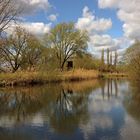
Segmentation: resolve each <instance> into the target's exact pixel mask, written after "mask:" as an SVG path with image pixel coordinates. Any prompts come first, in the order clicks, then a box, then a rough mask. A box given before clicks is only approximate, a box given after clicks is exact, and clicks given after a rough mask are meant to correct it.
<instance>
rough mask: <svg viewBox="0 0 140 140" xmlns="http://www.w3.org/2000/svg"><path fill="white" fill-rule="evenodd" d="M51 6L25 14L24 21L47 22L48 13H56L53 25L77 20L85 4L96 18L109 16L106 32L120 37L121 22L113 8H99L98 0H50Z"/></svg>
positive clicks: (121, 32)
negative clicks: (110, 26)
mask: <svg viewBox="0 0 140 140" xmlns="http://www.w3.org/2000/svg"><path fill="white" fill-rule="evenodd" d="M49 3H50V5H51V8H50V9H49V10H48V11H44V10H40V11H39V12H37V13H35V14H34V15H31V16H26V17H25V18H26V21H29V22H43V23H45V24H46V23H49V22H50V21H49V20H48V18H47V16H49V14H57V20H56V21H55V22H53V23H52V24H53V25H56V24H57V23H61V22H70V21H72V22H77V19H78V18H79V17H81V15H82V10H83V8H84V7H85V6H87V7H89V9H90V10H91V11H92V12H94V14H95V16H96V17H98V18H111V20H112V23H113V24H112V28H111V29H110V30H108V32H107V33H108V34H110V35H111V36H112V37H114V38H115V37H121V36H122V35H123V31H122V22H121V21H120V20H119V19H118V17H117V15H116V10H115V9H100V8H99V6H98V0H61V1H60V0H51V1H50V2H49Z"/></svg>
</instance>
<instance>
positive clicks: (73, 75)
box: [0, 69, 98, 86]
mask: <svg viewBox="0 0 140 140" xmlns="http://www.w3.org/2000/svg"><path fill="white" fill-rule="evenodd" d="M97 77H98V72H97V71H95V70H83V69H78V70H72V71H65V72H59V71H53V72H26V71H24V72H16V73H1V74H0V86H15V85H22V86H23V85H31V84H43V83H51V82H62V81H79V80H88V79H93V78H97Z"/></svg>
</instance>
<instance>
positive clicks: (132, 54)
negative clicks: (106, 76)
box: [124, 41, 140, 80]
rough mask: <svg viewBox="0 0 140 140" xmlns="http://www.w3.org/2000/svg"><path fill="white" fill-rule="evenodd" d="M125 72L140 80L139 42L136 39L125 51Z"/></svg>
mask: <svg viewBox="0 0 140 140" xmlns="http://www.w3.org/2000/svg"><path fill="white" fill-rule="evenodd" d="M124 58H125V62H126V68H127V72H129V75H130V76H131V78H133V79H136V80H140V78H139V77H140V42H139V41H136V42H135V43H134V44H133V45H131V46H130V47H129V48H128V49H127V50H126V52H125V55H124Z"/></svg>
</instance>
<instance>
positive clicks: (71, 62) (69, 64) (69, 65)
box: [67, 60, 73, 70]
mask: <svg viewBox="0 0 140 140" xmlns="http://www.w3.org/2000/svg"><path fill="white" fill-rule="evenodd" d="M71 69H73V61H72V60H69V61H67V70H71Z"/></svg>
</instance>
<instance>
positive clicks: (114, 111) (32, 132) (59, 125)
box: [0, 80, 140, 140]
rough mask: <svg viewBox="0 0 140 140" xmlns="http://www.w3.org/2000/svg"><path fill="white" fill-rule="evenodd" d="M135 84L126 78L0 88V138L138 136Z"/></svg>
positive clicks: (125, 139)
mask: <svg viewBox="0 0 140 140" xmlns="http://www.w3.org/2000/svg"><path fill="white" fill-rule="evenodd" d="M139 139H140V87H139V84H134V82H133V83H132V82H129V81H126V80H104V81H98V80H94V81H84V82H78V83H63V84H59V85H58V84H52V85H45V86H37V87H26V88H25V87H24V88H20V87H17V88H6V89H5V88H0V140H139Z"/></svg>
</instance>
